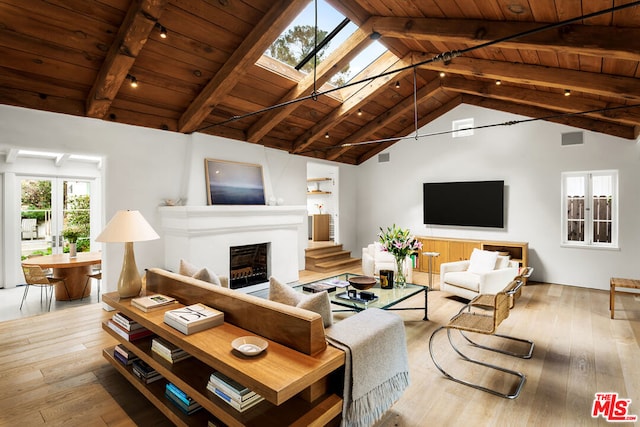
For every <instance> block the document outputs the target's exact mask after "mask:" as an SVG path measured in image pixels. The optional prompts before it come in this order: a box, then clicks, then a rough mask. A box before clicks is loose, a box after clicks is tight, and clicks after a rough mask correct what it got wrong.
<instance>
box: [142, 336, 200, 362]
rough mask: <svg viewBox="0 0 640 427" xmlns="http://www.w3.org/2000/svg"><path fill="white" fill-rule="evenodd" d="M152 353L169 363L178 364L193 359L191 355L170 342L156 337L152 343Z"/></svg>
mask: <svg viewBox="0 0 640 427" xmlns="http://www.w3.org/2000/svg"><path fill="white" fill-rule="evenodd" d="M151 351H152V352H154V353H155V354H157V355H158V356H160V357H162V358H163V359H164V360H166V361H167V362H169V363H176V362H179V361H181V360H184V359H187V358H189V357H191V355H190V354H189V353H187V352H186V351H184V350H183V349H181V348H180V347H178V346H177V345H175V344H172V343H170V342H169V341H166V340H163V339H162V338H160V337H155V338H154V339H153V341H151Z"/></svg>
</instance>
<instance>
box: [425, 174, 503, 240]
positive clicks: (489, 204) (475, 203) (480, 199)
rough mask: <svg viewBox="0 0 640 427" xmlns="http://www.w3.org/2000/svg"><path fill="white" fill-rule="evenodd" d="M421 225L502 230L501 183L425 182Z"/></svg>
mask: <svg viewBox="0 0 640 427" xmlns="http://www.w3.org/2000/svg"><path fill="white" fill-rule="evenodd" d="M423 209H424V210H423V212H424V223H425V224H428V225H429V224H432V225H460V226H470V227H495V228H503V227H504V181H466V182H426V183H424V184H423Z"/></svg>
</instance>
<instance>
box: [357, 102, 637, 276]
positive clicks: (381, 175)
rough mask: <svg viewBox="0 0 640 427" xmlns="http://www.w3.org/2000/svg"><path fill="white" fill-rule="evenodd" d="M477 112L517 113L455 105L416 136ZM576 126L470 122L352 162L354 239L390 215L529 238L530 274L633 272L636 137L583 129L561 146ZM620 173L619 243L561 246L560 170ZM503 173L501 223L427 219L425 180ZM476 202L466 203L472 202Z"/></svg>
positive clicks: (472, 232)
mask: <svg viewBox="0 0 640 427" xmlns="http://www.w3.org/2000/svg"><path fill="white" fill-rule="evenodd" d="M470 117H473V118H474V119H475V126H482V125H490V124H496V123H504V122H507V121H510V120H520V119H523V117H520V116H515V115H511V114H507V113H502V112H496V111H492V110H487V109H483V108H479V107H473V106H467V105H462V106H459V107H457V108H455V109H454V110H452V111H450V112H449V113H447V114H445V115H444V116H442V117H440V118H439V119H438V120H435V121H434V122H432V123H430V124H429V125H428V126H426V127H424V128H422V129H420V131H419V134H427V133H435V132H442V131H447V130H449V129H451V121H452V120H458V119H464V118H470ZM575 131H576V129H574V128H570V127H566V126H562V125H556V124H553V123H549V122H543V121H536V122H529V123H524V124H517V125H512V126H501V127H492V128H489V129H484V130H476V131H475V135H474V136H470V137H465V138H452V137H451V135H448V134H447V135H440V136H432V137H421V138H419V140H418V141H415V140H413V139H411V140H405V141H402V142H399V143H397V144H395V145H393V146H392V147H390V148H389V149H388V150H386V151H387V152H388V153H389V154H390V162H388V163H378V160H377V157H374V158H372V159H370V160H368V161H367V162H365V163H364V164H363V165H360V167H359V168H358V191H357V218H358V221H357V239H358V244H359V245H360V246H362V245H365V244H366V243H368V242H371V241H373V240H374V239H376V234H377V233H378V231H379V227H380V226H387V225H391V224H392V223H396V224H398V225H400V226H402V227H409V228H410V229H411V231H412V232H413V233H414V234H416V235H423V236H443V237H464V238H478V239H495V240H512V241H526V242H529V260H530V264H531V265H532V266H533V267H535V272H534V279H535V280H541V281H548V282H551V283H560V284H569V285H576V286H584V287H593V288H599V289H608V287H609V278H610V276H622V277H625V276H629V277H638V276H640V271H639V269H638V268H637V267H636V264H637V261H636V258H637V257H638V255H637V249H638V248H639V247H640V224H639V222H638V219H637V218H638V212H640V198H639V197H638V194H637V186H638V183H640V167H639V166H640V162H639V160H640V159H639V157H640V147H639V146H638V144H636V142H635V141H628V140H624V139H620V138H614V137H609V136H605V135H602V134H596V133H592V132H588V131H585V132H584V144H583V145H579V146H564V147H563V146H561V144H560V142H561V134H562V133H565V132H575ZM600 169H618V170H619V171H620V181H619V196H620V250H596V249H577V248H563V247H560V214H561V212H560V199H561V195H560V174H561V172H564V171H581V170H600ZM494 179H496V180H504V181H505V185H506V193H505V194H506V198H505V200H506V205H507V208H506V212H507V214H506V218H505V222H506V225H505V228H504V229H483V228H473V227H444V226H425V225H424V224H423V223H422V183H423V182H429V181H435V182H437V181H465V180H494ZM472 208H473V207H470V209H472Z"/></svg>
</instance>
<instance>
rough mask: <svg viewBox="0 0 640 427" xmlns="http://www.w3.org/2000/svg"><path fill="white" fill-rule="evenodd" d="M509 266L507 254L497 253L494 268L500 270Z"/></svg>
mask: <svg viewBox="0 0 640 427" xmlns="http://www.w3.org/2000/svg"><path fill="white" fill-rule="evenodd" d="M507 267H509V255H498V259H497V260H496V270H502V269H503V268H507Z"/></svg>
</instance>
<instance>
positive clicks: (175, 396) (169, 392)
mask: <svg viewBox="0 0 640 427" xmlns="http://www.w3.org/2000/svg"><path fill="white" fill-rule="evenodd" d="M164 395H165V396H166V397H167V398H168V399H169V400H170V401H171V403H173V404H174V405H176V406H177V407H178V408H180V410H181V411H182V412H184V413H185V414H187V415H191V414H193V413H194V412H196V411H198V410H200V409H202V405H200V404H199V403H198V402H196V401H195V400H193V399H192V398H191V397H190V396H188V395H187V394H186V393H185V392H183V391H182V390H180V389H179V388H178V387H177V386H176V385H175V384H173V383H167V385H166V386H165V393H164Z"/></svg>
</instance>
